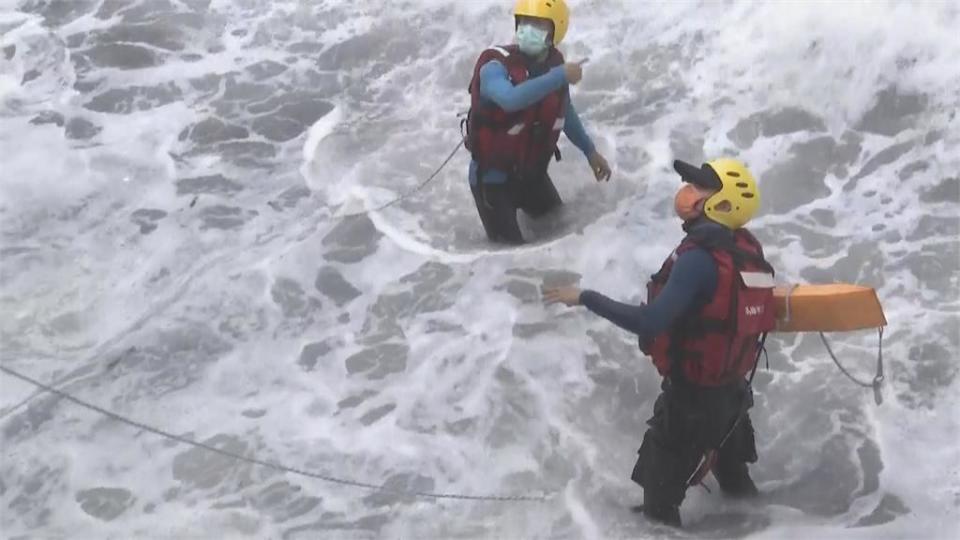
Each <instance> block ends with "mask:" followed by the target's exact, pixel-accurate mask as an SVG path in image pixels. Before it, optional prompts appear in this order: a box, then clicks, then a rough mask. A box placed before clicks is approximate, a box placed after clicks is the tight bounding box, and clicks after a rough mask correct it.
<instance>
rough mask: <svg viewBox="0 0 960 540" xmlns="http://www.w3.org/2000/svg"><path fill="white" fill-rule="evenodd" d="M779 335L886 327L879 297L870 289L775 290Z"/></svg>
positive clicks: (796, 287) (846, 286)
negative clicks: (781, 333)
mask: <svg viewBox="0 0 960 540" xmlns="http://www.w3.org/2000/svg"><path fill="white" fill-rule="evenodd" d="M773 295H774V300H775V302H776V305H777V329H776V330H775V331H776V332H848V331H851V330H866V329H869V328H881V327H884V326H886V325H887V319H886V317H884V315H883V308H882V307H881V306H880V300H878V299H877V293H876V291H875V290H873V289H872V288H870V287H862V286H860V285H850V284H848V283H831V284H826V285H792V286H786V287H776V288H774V290H773Z"/></svg>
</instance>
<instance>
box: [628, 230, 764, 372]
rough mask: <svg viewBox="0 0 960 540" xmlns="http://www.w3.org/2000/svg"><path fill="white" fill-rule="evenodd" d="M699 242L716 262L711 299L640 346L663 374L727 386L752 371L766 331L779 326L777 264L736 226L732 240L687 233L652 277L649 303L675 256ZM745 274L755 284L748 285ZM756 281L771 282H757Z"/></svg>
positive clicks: (700, 246)
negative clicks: (775, 283) (775, 294)
mask: <svg viewBox="0 0 960 540" xmlns="http://www.w3.org/2000/svg"><path fill="white" fill-rule="evenodd" d="M697 247H699V248H702V249H706V250H708V251H709V252H710V255H711V256H712V257H713V260H714V261H716V263H717V274H718V275H717V277H718V279H717V290H716V292H715V293H714V295H713V299H712V300H711V301H710V302H709V303H708V304H707V305H706V306H704V307H703V308H702V309H700V310H699V311H698V312H697V313H694V314H685V315H684V316H681V319H680V320H679V321H678V322H676V323H674V325H673V326H672V327H671V328H670V329H669V330H668V331H667V332H664V333H663V334H661V335H659V336H657V337H656V338H655V339H654V340H653V342H652V343H651V344H649V346H647V347H644V346H643V344H641V348H642V349H643V350H644V352H645V353H647V354H648V355H650V356H651V357H652V358H653V363H654V365H655V366H656V367H657V371H659V372H660V375H662V376H664V377H671V378H672V379H674V380H676V379H677V378H678V377H679V378H682V379H684V380H685V381H686V382H689V383H691V384H693V385H696V386H724V385H727V384H731V383H733V382H735V381H737V380H742V379H743V378H744V376H745V375H746V374H747V373H750V372H751V370H752V369H753V367H754V366H755V365H756V362H757V360H758V358H759V353H760V347H761V339H762V336H763V335H764V334H765V333H766V332H769V331H770V330H773V328H774V326H775V325H776V311H775V310H776V307H775V305H774V300H773V283H772V281H773V280H772V274H773V269H772V268H771V267H770V265H769V264H768V263H767V262H766V260H765V259H764V258H763V249H762V247H761V246H760V243H759V242H758V241H757V240H756V238H754V237H753V235H752V234H750V232H749V231H747V230H746V229H739V230H737V231H736V233H735V234H734V240H733V241H732V242H731V241H729V240H727V241H726V242H722V241H718V240H716V239H710V238H705V237H697V236H696V235H688V236H687V237H686V238H684V240H683V242H681V243H680V246H679V247H678V248H677V249H676V250H674V252H673V254H671V256H670V257H669V258H667V260H666V261H665V262H664V263H663V266H662V267H661V268H660V271H659V272H657V273H656V274H654V275H653V276H652V278H651V281H650V283H649V284H648V285H647V295H648V298H647V300H648V302H652V301H653V299H654V298H656V297H657V295H658V294H660V291H662V290H663V287H664V285H665V284H666V283H667V278H668V277H669V276H670V271H671V269H672V268H673V264H674V261H676V259H677V257H679V256H680V255H681V254H682V253H684V252H685V251H689V250H691V249H694V248H697ZM758 274H768V275H769V278H765V277H764V276H759V275H758ZM745 279H746V280H747V281H749V282H750V284H752V285H754V286H748V284H745V283H744V280H745ZM758 280H759V281H765V282H767V283H762V284H757V283H754V282H755V281H758Z"/></svg>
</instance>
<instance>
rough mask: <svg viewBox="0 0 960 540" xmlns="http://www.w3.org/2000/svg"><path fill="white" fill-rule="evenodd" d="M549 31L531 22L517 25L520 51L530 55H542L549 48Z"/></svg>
mask: <svg viewBox="0 0 960 540" xmlns="http://www.w3.org/2000/svg"><path fill="white" fill-rule="evenodd" d="M548 35H549V32H547V31H546V30H541V29H539V28H537V27H536V26H533V25H530V24H521V25H520V26H518V27H517V45H519V46H520V52H522V53H524V54H527V55H530V56H540V55H541V54H543V52H544V51H546V50H547V46H548V45H547V36H548Z"/></svg>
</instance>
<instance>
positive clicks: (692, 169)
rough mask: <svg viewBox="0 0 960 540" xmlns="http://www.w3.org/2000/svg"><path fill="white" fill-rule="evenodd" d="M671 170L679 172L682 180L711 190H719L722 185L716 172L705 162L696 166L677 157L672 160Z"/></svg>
mask: <svg viewBox="0 0 960 540" xmlns="http://www.w3.org/2000/svg"><path fill="white" fill-rule="evenodd" d="M673 170H675V171H677V172H678V173H680V178H683V181H684V182H690V183H691V184H694V185H697V186H700V187H702V188H706V189H711V190H719V189H721V188H722V187H723V184H722V183H721V182H720V177H719V176H718V175H717V172H716V171H714V170H713V167H711V166H710V165H707V164H706V163H704V164H703V165H702V166H700V167H697V166H695V165H691V164H689V163H687V162H686V161H680V160H679V159H678V160H676V161H674V162H673Z"/></svg>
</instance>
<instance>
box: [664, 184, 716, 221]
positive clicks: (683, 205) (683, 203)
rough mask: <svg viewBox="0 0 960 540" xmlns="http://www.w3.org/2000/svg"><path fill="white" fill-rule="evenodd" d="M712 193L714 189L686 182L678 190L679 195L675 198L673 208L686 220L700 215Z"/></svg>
mask: <svg viewBox="0 0 960 540" xmlns="http://www.w3.org/2000/svg"><path fill="white" fill-rule="evenodd" d="M712 194H713V192H712V191H707V190H704V189H702V188H699V187H697V186H695V185H693V184H684V185H683V187H682V188H680V190H679V191H677V196H676V197H674V198H673V210H674V211H675V212H676V213H677V216H678V217H679V218H680V219H682V220H684V221H689V220H691V219H694V218H697V217H700V214H702V213H703V202H704V201H705V200H707V197H709V196H710V195H712Z"/></svg>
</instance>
